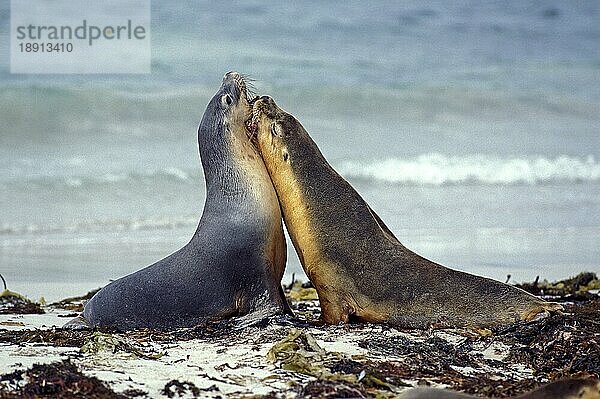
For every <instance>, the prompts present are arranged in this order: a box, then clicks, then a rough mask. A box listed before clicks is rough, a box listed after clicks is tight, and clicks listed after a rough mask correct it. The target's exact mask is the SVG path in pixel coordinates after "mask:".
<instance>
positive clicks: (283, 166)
mask: <svg viewBox="0 0 600 399" xmlns="http://www.w3.org/2000/svg"><path fill="white" fill-rule="evenodd" d="M246 127H247V130H248V132H249V135H250V138H251V140H252V142H253V143H254V144H255V145H256V147H257V148H258V149H259V151H260V154H261V156H262V158H263V161H264V162H265V165H266V166H267V170H268V171H269V174H270V175H271V179H272V180H273V183H274V184H275V186H276V188H277V186H278V182H283V181H287V182H290V181H292V180H294V179H295V177H294V176H295V175H297V174H298V172H299V170H301V169H303V168H305V167H311V166H314V162H326V161H325V159H324V158H323V156H322V155H321V153H320V151H319V149H318V147H317V145H316V144H315V143H314V141H312V139H311V138H310V136H309V135H308V133H307V132H306V130H305V129H304V127H303V126H302V125H301V124H300V122H299V121H298V120H297V119H296V118H295V117H294V116H293V115H291V114H289V113H287V112H285V111H284V110H282V109H281V108H279V107H278V106H277V104H275V101H274V100H273V99H272V98H271V97H269V96H262V97H260V98H258V99H256V100H255V101H253V107H252V118H251V119H250V120H249V121H247V124H246Z"/></svg>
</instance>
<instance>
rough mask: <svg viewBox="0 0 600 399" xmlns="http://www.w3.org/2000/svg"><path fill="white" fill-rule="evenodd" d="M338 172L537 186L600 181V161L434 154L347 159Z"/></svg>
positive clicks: (402, 180)
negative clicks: (369, 159) (362, 159)
mask: <svg viewBox="0 0 600 399" xmlns="http://www.w3.org/2000/svg"><path fill="white" fill-rule="evenodd" d="M338 171H339V172H340V173H341V174H342V175H343V176H345V177H347V178H349V179H357V180H363V179H364V180H375V181H379V182H387V183H399V184H416V185H443V184H484V185H485V184H494V185H503V184H530V185H534V184H544V183H560V182H571V183H574V182H596V181H599V180H600V163H598V162H597V161H596V160H595V158H594V157H593V156H591V155H589V156H587V157H571V156H566V155H561V156H558V157H555V158H546V157H510V158H509V157H507V158H501V157H497V156H488V155H465V156H449V155H443V154H438V153H431V154H423V155H420V156H417V157H414V158H406V159H402V158H387V159H383V160H373V161H366V162H365V161H344V162H342V163H340V164H339V166H338Z"/></svg>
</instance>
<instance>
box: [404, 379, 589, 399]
mask: <svg viewBox="0 0 600 399" xmlns="http://www.w3.org/2000/svg"><path fill="white" fill-rule="evenodd" d="M476 398H479V396H471V395H467V394H464V393H461V392H455V391H451V390H448V389H436V388H415V389H411V390H409V391H406V392H403V393H402V394H400V397H399V399H476ZM513 399H600V381H599V380H597V379H595V378H588V379H584V378H574V379H569V380H561V381H554V382H552V383H550V384H547V385H544V386H542V387H540V388H538V389H535V390H533V391H531V392H527V393H524V394H522V395H519V396H514V397H513Z"/></svg>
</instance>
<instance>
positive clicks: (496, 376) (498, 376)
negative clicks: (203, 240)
mask: <svg viewBox="0 0 600 399" xmlns="http://www.w3.org/2000/svg"><path fill="white" fill-rule="evenodd" d="M592 276H593V275H591V274H587V275H584V274H582V275H579V276H577V277H575V278H572V279H567V280H564V281H561V282H557V283H554V284H547V283H544V282H537V283H531V284H528V285H523V287H522V288H524V289H527V290H538V292H541V291H542V290H543V291H544V293H545V294H546V295H548V294H550V295H552V297H553V298H554V299H556V300H559V301H560V302H561V303H563V304H564V306H565V308H566V311H565V313H564V314H562V315H552V316H550V317H547V318H545V319H541V320H536V321H534V322H530V323H519V324H515V325H512V326H505V327H502V328H497V329H492V330H485V329H484V330H472V329H440V330H437V329H429V330H405V329H398V328H394V327H391V326H387V325H371V324H347V325H338V326H322V325H320V323H318V321H317V319H318V316H319V306H318V300H316V299H314V298H315V297H316V293H315V292H314V289H312V288H303V287H302V285H301V284H299V283H296V284H294V285H293V286H291V287H286V288H287V289H286V294H287V296H288V299H289V300H290V302H291V305H292V308H293V310H294V312H295V317H294V318H290V317H274V318H271V319H268V320H264V321H261V322H260V323H259V324H260V325H252V326H244V325H243V323H239V320H236V319H230V320H225V321H221V322H214V323H207V324H206V325H204V326H199V327H195V328H191V329H181V330H175V331H172V332H159V331H149V330H139V331H132V332H128V333H118V332H111V331H108V330H94V331H91V330H83V331H81V330H80V331H73V330H63V329H61V328H60V327H61V326H62V325H63V324H64V323H65V322H66V321H68V320H69V319H70V318H71V317H73V316H74V315H76V314H77V312H79V311H80V310H81V308H82V301H83V300H84V297H85V296H84V297H80V298H72V299H67V300H64V301H61V302H56V303H53V304H46V305H41V306H39V309H40V310H42V311H44V313H43V314H32V313H29V314H17V313H6V312H5V310H6V309H5V307H4V308H3V309H4V310H2V313H3V314H0V345H1V346H0V348H1V349H0V374H2V377H1V378H0V380H1V382H0V394H2V395H3V397H18V395H17V394H18V393H19V392H20V393H22V392H23V389H34V392H35V389H41V388H40V386H41V385H40V384H41V381H39V380H38V381H36V379H35V378H32V377H31V375H36V376H38V377H39V378H42V377H41V376H46V377H48V375H54V376H56V375H60V376H62V377H61V378H62V379H63V380H61V381H62V382H60V381H59V382H60V383H59V382H52V381H53V380H52V378H50V379H48V378H49V377H48V378H46V380H44V381H46V382H45V384H50V385H49V387H48V386H47V387H46V388H44V389H55V390H56V391H55V392H54V393H53V394H52V395H54V396H53V397H61V396H60V395H61V394H65V392H67V391H68V390H69V389H74V388H73V387H72V386H70V385H69V384H68V381H79V383H78V384H76V386H77V387H79V388H77V389H84V388H85V387H88V388H89V389H90V391H89V392H87V393H86V395H87V397H115V398H117V397H118V398H133V397H136V398H144V397H148V398H162V397H179V394H181V395H183V396H184V397H206V398H216V397H227V398H258V397H269V398H274V397H286V398H291V397H298V398H300V397H340V396H343V395H345V394H347V395H350V396H352V395H354V396H357V397H379V398H386V397H394V396H396V395H398V394H399V393H401V392H403V391H405V390H407V389H410V387H413V386H434V387H442V388H444V387H447V388H452V389H454V390H459V391H462V392H467V393H471V394H475V395H478V396H491V395H494V397H510V396H513V395H516V394H519V393H523V392H527V391H529V390H531V389H533V388H536V387H538V386H539V385H541V384H543V383H546V382H549V381H554V380H559V379H564V378H570V377H584V376H590V377H594V376H595V377H596V378H599V377H600V365H598V364H597V360H596V359H598V358H600V345H598V344H597V341H600V325H599V324H598V323H597V321H596V320H597V318H598V315H600V297H599V296H598V292H597V291H598V289H597V288H594V287H596V285H598V284H599V282H598V280H597V278H595V276H593V277H594V278H592ZM87 297H89V295H88V296H87ZM29 310H30V311H31V309H29ZM594 342H596V344H595V345H594V344H593V343H594ZM36 364H38V365H43V366H34V365H36ZM32 367H33V368H32ZM44 373H46V374H44ZM48 373H49V374H48ZM53 373H54V374H53ZM65 376H70V377H68V378H67V377H65ZM53 383H55V385H56V386H53V385H52V384H53ZM61 384H62V385H61ZM82 384H83V385H82ZM36 387H37V388H36ZM82 387H83V388H82ZM61 389H62V391H61ZM85 389H87V388H85ZM104 389H106V390H107V391H103V390H104ZM100 392H103V393H102V394H100ZM107 392H109V393H107ZM11 395H13V396H11ZM15 395H16V396H15ZM93 395H100V396H93ZM107 395H108V396H107ZM111 395H112V396H111ZM32 397H44V396H43V395H41V394H40V393H38V396H35V395H34V396H32Z"/></svg>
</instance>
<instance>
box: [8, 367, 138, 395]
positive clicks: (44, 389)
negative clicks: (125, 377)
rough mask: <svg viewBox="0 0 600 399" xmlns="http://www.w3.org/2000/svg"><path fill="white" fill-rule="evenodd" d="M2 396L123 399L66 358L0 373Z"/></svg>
mask: <svg viewBox="0 0 600 399" xmlns="http://www.w3.org/2000/svg"><path fill="white" fill-rule="evenodd" d="M0 381H2V384H0V396H2V397H3V398H57V399H62V398H65V399H66V398H69V399H71V398H81V397H85V398H90V399H96V398H105V399H125V398H127V396H125V395H123V394H118V393H116V392H114V391H113V390H112V389H110V388H109V387H107V386H106V385H105V384H104V383H103V382H102V381H100V380H99V379H97V378H96V377H88V376H86V375H84V374H82V373H81V372H80V371H79V370H78V368H77V366H75V365H74V364H73V363H71V361H70V360H63V361H61V362H56V363H50V364H34V365H33V366H32V367H31V368H29V369H27V370H24V371H15V372H12V373H9V374H4V375H2V376H0Z"/></svg>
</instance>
